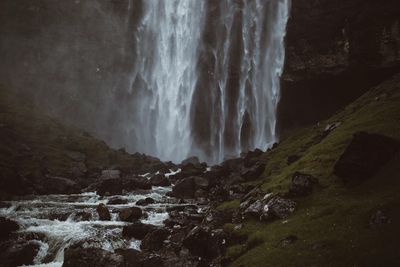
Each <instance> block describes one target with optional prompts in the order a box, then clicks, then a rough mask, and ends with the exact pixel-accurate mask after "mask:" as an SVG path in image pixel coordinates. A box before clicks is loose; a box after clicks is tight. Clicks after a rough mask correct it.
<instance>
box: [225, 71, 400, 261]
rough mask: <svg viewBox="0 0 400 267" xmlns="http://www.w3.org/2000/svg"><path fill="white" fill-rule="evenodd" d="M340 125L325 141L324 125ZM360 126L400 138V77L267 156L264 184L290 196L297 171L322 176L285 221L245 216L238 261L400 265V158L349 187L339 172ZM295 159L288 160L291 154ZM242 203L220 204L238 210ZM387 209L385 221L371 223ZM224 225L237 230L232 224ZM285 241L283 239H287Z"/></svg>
mask: <svg viewBox="0 0 400 267" xmlns="http://www.w3.org/2000/svg"><path fill="white" fill-rule="evenodd" d="M336 122H341V124H340V126H339V127H338V128H337V129H335V130H333V131H332V132H331V133H329V135H327V136H326V137H325V138H322V137H321V136H323V133H324V130H325V127H326V125H328V124H332V123H336ZM359 131H366V132H369V133H377V134H382V135H385V136H388V137H391V138H394V139H395V140H398V141H399V140H400V75H397V76H395V77H394V78H393V79H391V80H389V81H386V82H384V83H383V84H381V85H379V86H377V87H374V88H372V89H371V90H369V91H368V92H367V93H366V94H364V95H363V96H362V97H361V98H359V99H358V100H357V101H355V102H354V103H352V104H351V105H349V106H347V107H346V108H345V109H344V110H342V111H340V112H339V113H337V114H336V115H334V116H333V117H332V118H330V119H329V120H327V121H325V122H323V123H320V124H319V125H316V126H314V127H309V128H305V129H300V130H298V131H297V132H296V133H294V134H292V135H291V136H289V137H288V138H286V139H285V140H284V141H282V142H281V143H280V144H279V146H278V147H277V148H276V149H274V150H272V151H271V152H269V153H267V154H266V160H267V167H266V170H265V172H264V177H265V178H264V179H263V180H262V181H259V182H261V186H260V188H261V189H262V191H263V192H265V193H267V192H273V193H285V192H287V191H288V189H289V186H290V184H291V179H292V175H293V174H294V173H295V172H297V171H299V172H303V173H308V174H311V175H313V176H315V177H317V178H318V179H319V184H320V186H319V187H318V188H317V189H316V190H314V193H313V194H312V195H310V196H308V197H304V198H295V201H296V202H297V208H296V211H295V213H294V214H293V215H291V216H290V217H289V218H288V219H287V220H276V221H273V222H269V223H265V222H259V221H258V220H246V221H245V223H244V224H243V226H242V228H241V229H240V230H232V231H234V232H236V234H241V235H245V236H247V237H248V239H247V242H246V243H245V244H242V245H236V246H233V247H230V248H229V249H228V253H227V255H228V257H230V259H236V260H235V261H234V262H233V264H232V265H233V266H398V265H399V264H400V257H399V255H400V253H399V252H400V251H399V247H398V246H397V243H398V237H399V236H400V231H399V227H398V225H399V223H400V216H399V214H400V208H399V207H400V205H399V204H400V195H399V194H398V191H399V188H400V180H399V179H398V178H399V175H398V173H399V171H400V169H399V167H400V158H399V156H397V157H396V158H395V159H394V160H393V161H391V162H388V163H387V165H385V167H384V168H383V169H381V170H380V172H379V173H378V174H376V175H374V177H372V178H371V179H369V180H367V181H365V182H362V183H361V184H358V185H353V186H350V185H348V184H345V183H344V182H343V181H342V180H341V179H339V178H338V177H336V176H335V175H334V173H333V172H334V165H335V163H336V162H337V160H338V159H339V157H340V156H341V154H342V153H343V151H344V150H345V149H346V147H347V146H348V144H349V143H350V142H351V140H352V138H353V134H354V133H356V132H359ZM293 155H296V158H299V159H298V160H297V161H295V162H294V163H292V164H291V165H288V163H287V159H288V157H289V156H293ZM238 204H239V203H238V202H235V203H232V202H230V203H224V204H222V205H221V206H220V209H232V208H234V209H235V208H237V206H238ZM377 211H381V212H382V213H383V214H385V217H386V218H388V220H387V221H388V222H389V223H387V224H384V225H380V226H379V227H377V228H376V229H375V228H373V227H372V228H371V225H370V223H371V221H370V220H371V217H372V216H373V215H374V214H377ZM225 228H226V229H234V228H233V227H232V225H226V227H225ZM282 240H284V241H282Z"/></svg>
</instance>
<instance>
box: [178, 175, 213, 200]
mask: <svg viewBox="0 0 400 267" xmlns="http://www.w3.org/2000/svg"><path fill="white" fill-rule="evenodd" d="M208 187H209V182H208V180H207V179H205V178H202V177H197V176H193V177H188V178H186V179H183V180H182V181H180V182H178V183H177V184H176V185H175V186H174V187H173V188H172V194H171V195H172V196H174V197H177V198H194V197H195V193H196V191H197V190H199V189H207V188H208Z"/></svg>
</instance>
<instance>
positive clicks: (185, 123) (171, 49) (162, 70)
mask: <svg viewBox="0 0 400 267" xmlns="http://www.w3.org/2000/svg"><path fill="white" fill-rule="evenodd" d="M143 3H144V7H143V18H142V20H141V23H140V25H139V26H138V29H137V32H136V45H137V48H136V62H135V65H136V70H135V72H134V74H133V75H132V82H131V90H133V91H134V92H135V96H136V99H135V101H136V103H135V114H136V116H137V119H136V121H135V122H134V123H133V124H134V125H135V134H136V136H135V137H136V140H135V141H134V142H135V144H136V145H135V149H136V150H137V151H140V152H144V153H148V154H151V155H155V156H158V157H160V158H161V159H163V160H172V161H175V162H179V161H181V160H183V159H184V158H186V157H188V156H192V155H196V156H199V157H200V159H201V160H205V161H207V162H209V163H218V162H220V161H222V160H223V159H224V158H226V157H227V156H239V155H240V153H241V152H243V151H247V150H250V149H254V148H261V149H266V148H267V147H268V146H270V145H271V144H273V143H274V142H276V141H277V134H276V122H277V115H276V113H277V104H278V101H279V95H280V84H279V80H280V76H281V74H282V70H283V65H284V56H285V50H284V38H285V33H286V23H287V20H288V17H289V9H290V0H241V1H237V0H220V1H206V0H204V1H198V0H171V1H163V0H148V1H144V2H143ZM209 10H214V11H212V12H211V13H212V15H210V14H209V13H208V11H209ZM215 10H217V12H215ZM215 16H216V17H215ZM210 21H211V23H209V22H210ZM205 32H206V33H208V35H206V34H204V33H205ZM205 36H207V37H205ZM210 36H213V37H211V39H213V38H215V39H216V40H215V41H209V40H206V39H207V38H209V37H210ZM204 51H205V52H204ZM209 51H212V52H211V53H210V52H209ZM204 58H206V59H204ZM204 62H206V63H204ZM210 62H212V63H210ZM202 64H203V65H202ZM205 65H206V67H204V66H205ZM205 80H206V81H205ZM199 91H203V93H202V92H199ZM204 92H206V93H204ZM199 98H202V99H199ZM199 125H200V126H199ZM199 132H201V134H200V133H199Z"/></svg>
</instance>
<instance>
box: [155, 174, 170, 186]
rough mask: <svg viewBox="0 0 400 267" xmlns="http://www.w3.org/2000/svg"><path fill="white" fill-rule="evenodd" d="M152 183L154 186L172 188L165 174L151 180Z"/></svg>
mask: <svg viewBox="0 0 400 267" xmlns="http://www.w3.org/2000/svg"><path fill="white" fill-rule="evenodd" d="M150 183H151V185H153V186H170V185H171V182H170V181H169V180H168V178H167V177H165V175H164V174H157V175H154V176H153V177H151V178H150Z"/></svg>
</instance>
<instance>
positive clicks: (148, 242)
mask: <svg viewBox="0 0 400 267" xmlns="http://www.w3.org/2000/svg"><path fill="white" fill-rule="evenodd" d="M168 235H169V232H168V231H167V230H166V229H157V230H155V231H153V232H151V233H148V234H147V235H146V236H145V237H144V239H143V240H142V243H141V244H140V248H141V249H142V250H148V251H157V250H160V249H161V248H162V247H163V242H164V240H165V239H167V237H168Z"/></svg>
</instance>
